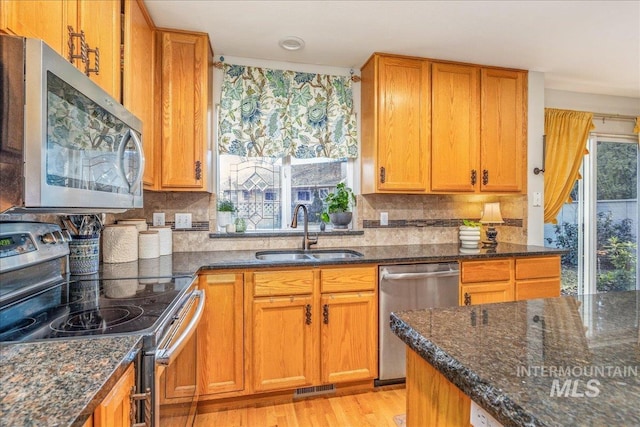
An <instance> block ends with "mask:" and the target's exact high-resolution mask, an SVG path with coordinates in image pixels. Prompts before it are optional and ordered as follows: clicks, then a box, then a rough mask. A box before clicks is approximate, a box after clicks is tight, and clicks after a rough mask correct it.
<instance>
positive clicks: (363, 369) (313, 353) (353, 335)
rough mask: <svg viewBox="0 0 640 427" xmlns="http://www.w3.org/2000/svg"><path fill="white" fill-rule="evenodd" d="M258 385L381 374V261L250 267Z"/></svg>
mask: <svg viewBox="0 0 640 427" xmlns="http://www.w3.org/2000/svg"><path fill="white" fill-rule="evenodd" d="M245 277H246V278H248V279H247V280H248V285H249V287H250V288H251V289H252V292H253V303H252V304H251V307H250V311H251V314H250V318H251V322H252V327H251V328H250V331H249V332H248V336H249V337H250V342H251V349H250V353H251V359H252V362H251V374H250V375H251V377H252V378H253V381H252V384H253V391H254V392H264V391H276V390H286V389H292V388H300V387H309V386H314V385H319V384H334V383H344V382H354V381H363V380H372V379H374V378H375V377H376V376H377V369H378V368H377V367H378V363H377V346H378V338H377V337H378V327H377V321H378V308H377V305H378V304H377V303H378V301H377V267H375V266H366V267H335V268H332V267H323V268H319V269H318V268H316V269H295V270H273V271H257V272H250V273H247V275H246V276H245Z"/></svg>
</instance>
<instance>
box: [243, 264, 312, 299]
mask: <svg viewBox="0 0 640 427" xmlns="http://www.w3.org/2000/svg"><path fill="white" fill-rule="evenodd" d="M253 286H254V288H253V295H254V296H256V297H264V296H275V295H301V294H310V293H312V292H313V271H311V270H299V271H262V272H256V273H253Z"/></svg>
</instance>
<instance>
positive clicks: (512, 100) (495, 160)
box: [480, 68, 527, 192]
mask: <svg viewBox="0 0 640 427" xmlns="http://www.w3.org/2000/svg"><path fill="white" fill-rule="evenodd" d="M481 76H482V77H481V87H482V97H481V99H482V101H481V103H482V110H481V111H482V113H481V129H482V131H481V137H480V141H481V149H480V164H481V169H482V171H481V173H480V176H481V179H480V183H481V186H480V188H481V191H487V192H521V191H522V190H523V188H524V181H525V179H526V173H525V172H526V163H527V162H526V159H525V156H526V150H525V147H526V135H527V128H526V125H525V123H526V121H525V117H526V106H525V101H526V100H525V86H526V73H525V72H522V71H510V70H497V69H487V68H483V69H482V74H481Z"/></svg>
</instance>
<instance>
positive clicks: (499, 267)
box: [460, 259, 512, 283]
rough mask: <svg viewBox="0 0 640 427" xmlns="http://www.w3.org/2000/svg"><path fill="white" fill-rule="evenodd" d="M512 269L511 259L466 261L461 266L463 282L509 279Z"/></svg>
mask: <svg viewBox="0 0 640 427" xmlns="http://www.w3.org/2000/svg"><path fill="white" fill-rule="evenodd" d="M511 269H512V261H511V260H510V259H497V260H486V261H465V262H462V263H461V266H460V280H461V281H462V283H475V282H496V281H509V280H511Z"/></svg>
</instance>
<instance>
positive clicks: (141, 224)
mask: <svg viewBox="0 0 640 427" xmlns="http://www.w3.org/2000/svg"><path fill="white" fill-rule="evenodd" d="M118 224H129V225H135V226H136V228H137V229H138V231H147V228H148V227H147V220H146V219H144V218H132V219H121V220H119V221H118Z"/></svg>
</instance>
